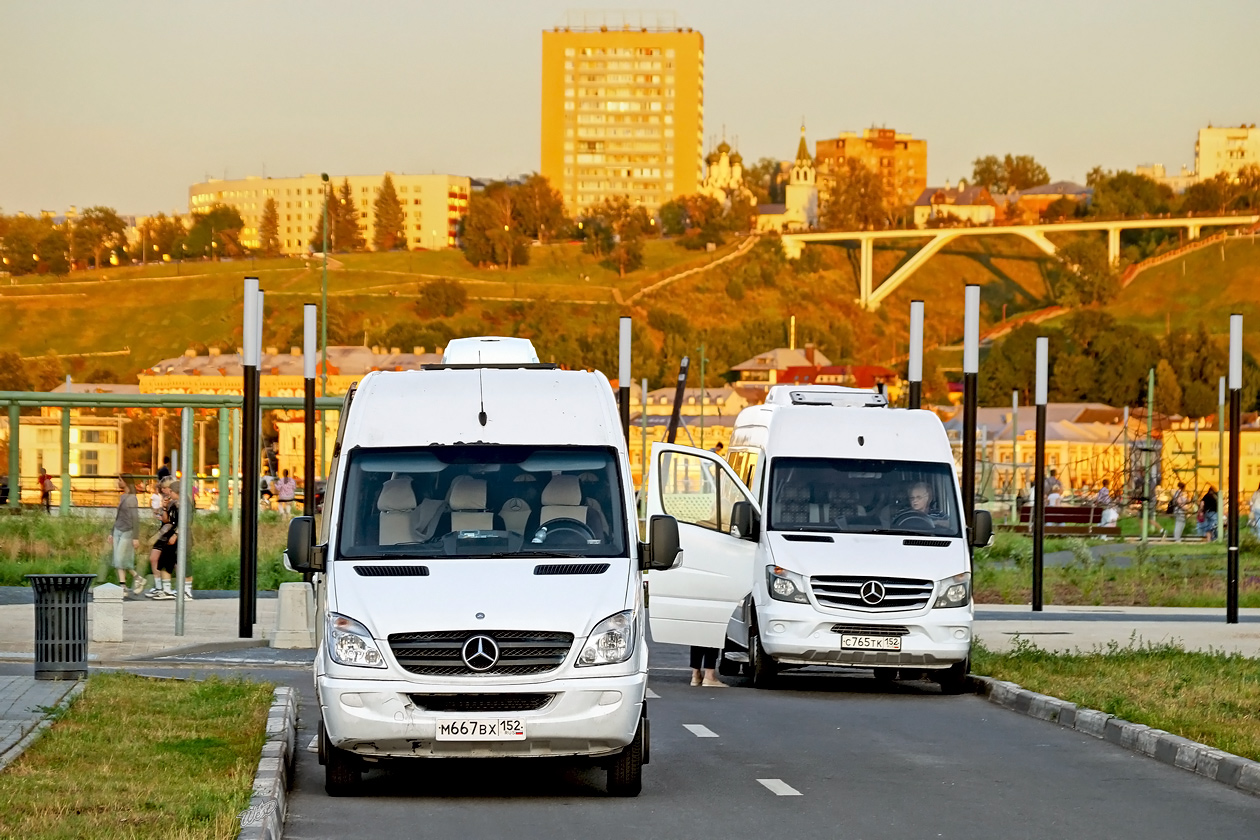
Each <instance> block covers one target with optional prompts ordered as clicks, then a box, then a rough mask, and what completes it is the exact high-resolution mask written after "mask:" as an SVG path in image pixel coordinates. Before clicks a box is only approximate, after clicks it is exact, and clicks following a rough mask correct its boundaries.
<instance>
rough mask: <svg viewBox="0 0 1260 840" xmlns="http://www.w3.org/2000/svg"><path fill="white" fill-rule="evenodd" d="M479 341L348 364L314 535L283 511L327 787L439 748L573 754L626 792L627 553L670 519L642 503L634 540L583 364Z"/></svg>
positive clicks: (634, 644)
mask: <svg viewBox="0 0 1260 840" xmlns="http://www.w3.org/2000/svg"><path fill="white" fill-rule="evenodd" d="M499 347H500V349H501V351H502V348H503V347H504V345H502V344H500V345H499ZM456 349H457V350H458V352H456V353H454V354H452V355H451V356H449V358H455V359H468V358H472V359H474V360H475V359H477V358H484V357H485V356H484V355H483V356H478V355H477V354H476V353H477V351H476V347H475V346H472V347H469V346H464V347H462V348H456ZM486 355H489V354H486ZM494 358H495V362H493V363H485V364H478V363H476V362H473V363H460V362H453V363H451V364H442V365H435V366H431V367H428V368H426V369H424V370H420V371H402V372H388V373H387V372H373V373H369V374H368V375H366V376H365V377H364V378H363V380H362V382H360V383H359V384H358V386H357V388H352V389H351V391H350V393H349V394H347V396H346V400H345V408H344V409H343V410H342V414H341V425H340V428H339V429H338V433H337V442H336V445H335V447H334V449H333V460H332V464H331V469H330V475H329V483H328V494H327V502H326V504H325V507H324V513H323V517H322V521H321V522H320V525H319V529H318V536H316V529H315V524H314V522H313V520H312V519H311V518H307V517H298V518H295V519H294V520H293V522H292V524H291V525H290V529H289V544H288V550H287V552H286V557H287V561H286V562H287V563H288V564H289V566H290V567H291V568H293V569H294V570H296V571H305V572H313V573H315V587H316V601H317V616H318V617H319V619H320V620H319V621H318V623H317V626H318V628H319V629H318V633H317V636H318V644H317V651H316V655H315V692H316V696H317V698H318V702H319V709H320V716H321V721H320V726H319V729H320V734H319V750H320V761H321V763H322V764H323V765H324V768H325V786H326V789H327V790H328V792H329V793H330V794H333V795H344V794H347V793H351V792H353V791H354V789H355V787H356V786H357V785H358V784H359V782H360V780H361V773H362V771H363V770H364V769H365V768H367V767H369V766H371V765H373V764H375V763H378V762H380V761H382V760H387V759H395V758H440V757H446V756H451V757H473V758H476V757H521V758H526V757H539V756H572V757H586V758H591V759H596V760H598V761H600V762H602V763H603V764H605V765H606V766H607V770H608V789H609V792H610V793H613V794H616V795H623V796H625V795H628V796H634V795H637V794H638V793H639V790H640V786H641V778H642V771H641V766H642V765H643V764H646V763H647V760H648V735H649V733H648V723H647V706H646V701H645V690H646V681H647V647H646V643H645V626H644V621H645V617H644V610H643V586H642V581H641V575H640V571H641V570H642V569H646V568H649V567H650V568H654V569H658V570H664V569H667V568H671V567H672V566H673V565H675V564H676V562H677V561H678V560H679V557H678V554H679V549H678V536H677V524H676V523H675V522H674V521H673V520H672V519H671V518H669V517H660V518H657V519H656V520H654V521H652V522H651V523H650V525H649V531H650V534H651V542H650V546H649V545H642V544H640V542H639V539H638V530H637V525H636V520H635V509H634V501H633V498H634V497H633V493H634V488H633V487H632V485H631V480H630V470H629V462H628V460H627V455H626V447H625V440H624V436H623V432H622V430H621V427H620V424H619V421H618V415H617V408H616V405H615V401H614V399H613V394H612V390H611V388H610V387H609V384H608V380H607V379H605V378H604V376H603V374H600V373H588V372H585V371H561V370H556V369H555V368H554V366H552V365H539V364H537V363H536V359H537V357H536V355H535V354H534V353H533V348H532V347H529V348H528V357H527V358H529V359H530V361H525V362H520V363H515V362H511V361H505V359H504V352H499V353H498V354H497V355H495V356H494Z"/></svg>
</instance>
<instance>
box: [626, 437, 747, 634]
mask: <svg viewBox="0 0 1260 840" xmlns="http://www.w3.org/2000/svg"><path fill="white" fill-rule="evenodd" d="M647 493H648V501H647V515H648V521H651V518H652V517H653V516H658V515H662V514H664V515H668V516H672V517H674V518H675V519H677V520H678V536H679V541H680V543H681V544H682V548H683V561H682V565H680V566H679V567H678V568H676V569H673V570H671V571H669V572H649V573H648V579H649V590H648V591H649V592H650V593H651V600H650V602H649V607H648V617H649V620H650V623H651V627H652V638H653V639H654V640H655V641H658V642H667V643H669V644H676V645H697V646H700V647H710V648H717V649H719V650H721V649H722V648H723V647H724V646H725V642H726V625H727V622H729V621H730V618H731V613H733V612H734V611H735V608H736V606H738V605H739V604H740V602H742V601H743V600H744V596H745V595H747V594H748V593H749V592H750V591H751V589H752V581H753V577H752V576H753V563H754V562H755V555H756V551H757V543H756V542H754V541H753V540H749V539H744V538H743V537H742V536H740V535H739V534H738V533H736V534H732V533H731V509H732V508H733V507H734V506H735V503H736V502H748V503H750V504H751V505H752V508H753V510H754V511H758V510H759V509H758V507H757V503H756V502H755V501H753V499H752V497H751V496H750V495H749V494H748V490H747V488H745V487H744V485H743V483H742V482H741V481H740V480H739V478H738V477H737V476H736V475H735V473H734V472H733V471H732V470H731V468H730V467H729V466H728V465H727V463H726V461H724V460H722V458H720V457H719V456H717V455H715V454H713V453H712V452H706V451H705V450H703V449H695V448H693V447H690V446H675V445H673V444H666V443H654V444H652V459H651V463H650V465H649V467H648V482H647Z"/></svg>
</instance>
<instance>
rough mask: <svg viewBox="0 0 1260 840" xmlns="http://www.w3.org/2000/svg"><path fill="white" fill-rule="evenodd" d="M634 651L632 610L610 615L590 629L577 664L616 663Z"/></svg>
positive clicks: (622, 660)
mask: <svg viewBox="0 0 1260 840" xmlns="http://www.w3.org/2000/svg"><path fill="white" fill-rule="evenodd" d="M633 653H634V610H626V611H625V612H619V613H617V614H616V615H610V616H608V618H605V619H604V620H603V621H601V622H600V623H599V624H597V625H595V629H594V630H592V631H591V635H590V636H588V637H587V639H586V644H584V645H582V652H581V653H579V654H578V659H577V664H578V666H579V667H581V666H583V665H616V664H617V663H618V662H625V661H626V660H627V659H629V658H630V655H631V654H633Z"/></svg>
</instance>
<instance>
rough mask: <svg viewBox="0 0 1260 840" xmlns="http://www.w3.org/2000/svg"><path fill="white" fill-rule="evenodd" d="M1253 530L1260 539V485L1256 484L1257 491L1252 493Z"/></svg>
mask: <svg viewBox="0 0 1260 840" xmlns="http://www.w3.org/2000/svg"><path fill="white" fill-rule="evenodd" d="M1251 532H1252V533H1253V534H1255V535H1256V538H1257V539H1260V485H1256V492H1254V493H1252V494H1251Z"/></svg>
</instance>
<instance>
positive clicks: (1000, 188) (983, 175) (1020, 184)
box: [971, 155, 1050, 193]
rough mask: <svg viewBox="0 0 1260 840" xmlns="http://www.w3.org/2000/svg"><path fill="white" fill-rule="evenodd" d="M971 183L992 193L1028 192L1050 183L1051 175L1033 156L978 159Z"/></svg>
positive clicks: (972, 172)
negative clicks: (986, 188) (1030, 189)
mask: <svg viewBox="0 0 1260 840" xmlns="http://www.w3.org/2000/svg"><path fill="white" fill-rule="evenodd" d="M971 183H972V185H973V186H977V187H988V189H989V192H991V193H1005V192H1009V191H1010V190H1026V189H1029V188H1031V187H1039V186H1041V185H1042V184H1048V183H1050V173H1049V172H1047V171H1046V168H1045V167H1044V166H1042V165H1041V164H1040V163H1037V160H1036V159H1035V158H1034V157H1033V156H1032V155H1006V156H1005V157H1004V158H1001V159H999V158H998V156H997V155H985V156H984V157H978V158H976V159H975V160H974V161H972V163H971Z"/></svg>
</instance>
